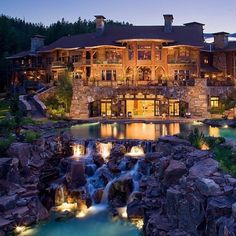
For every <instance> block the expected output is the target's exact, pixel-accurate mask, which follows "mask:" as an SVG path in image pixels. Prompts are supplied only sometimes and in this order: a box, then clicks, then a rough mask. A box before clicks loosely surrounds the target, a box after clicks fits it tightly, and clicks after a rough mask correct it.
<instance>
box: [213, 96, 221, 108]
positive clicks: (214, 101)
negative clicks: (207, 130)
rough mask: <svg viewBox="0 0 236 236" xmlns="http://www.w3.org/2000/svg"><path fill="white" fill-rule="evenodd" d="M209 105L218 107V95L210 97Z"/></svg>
mask: <svg viewBox="0 0 236 236" xmlns="http://www.w3.org/2000/svg"><path fill="white" fill-rule="evenodd" d="M211 107H212V108H217V107H219V97H211Z"/></svg>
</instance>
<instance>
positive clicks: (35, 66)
mask: <svg viewBox="0 0 236 236" xmlns="http://www.w3.org/2000/svg"><path fill="white" fill-rule="evenodd" d="M44 67H45V65H44V64H37V63H30V64H29V63H27V64H16V65H14V68H15V69H16V70H30V69H40V68H44Z"/></svg>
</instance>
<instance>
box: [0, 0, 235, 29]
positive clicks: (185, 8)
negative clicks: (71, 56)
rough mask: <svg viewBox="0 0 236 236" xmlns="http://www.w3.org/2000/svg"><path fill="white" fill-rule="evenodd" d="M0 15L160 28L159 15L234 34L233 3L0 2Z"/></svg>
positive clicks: (137, 0)
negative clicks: (96, 18) (97, 20)
mask: <svg viewBox="0 0 236 236" xmlns="http://www.w3.org/2000/svg"><path fill="white" fill-rule="evenodd" d="M0 14H5V15H9V16H13V17H19V18H22V19H23V18H24V19H25V20H26V21H31V22H35V23H39V22H42V23H43V24H46V25H49V24H51V23H54V22H56V21H57V20H60V19H61V18H62V17H64V18H65V20H68V21H71V22H73V21H76V19H77V18H78V17H79V16H81V17H82V18H83V19H93V15H96V14H102V15H104V16H105V17H106V18H108V19H112V20H118V21H125V22H126V21H128V22H129V23H132V24H134V25H160V24H163V17H162V15H163V14H173V15H174V24H176V25H182V24H183V23H187V22H191V21H198V22H201V23H204V24H205V32H218V31H226V32H229V33H235V32H236V0H0Z"/></svg>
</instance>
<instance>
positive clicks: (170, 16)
mask: <svg viewBox="0 0 236 236" xmlns="http://www.w3.org/2000/svg"><path fill="white" fill-rule="evenodd" d="M163 16H164V18H166V17H168V18H171V19H172V20H173V19H174V17H173V15H172V14H164V15H163Z"/></svg>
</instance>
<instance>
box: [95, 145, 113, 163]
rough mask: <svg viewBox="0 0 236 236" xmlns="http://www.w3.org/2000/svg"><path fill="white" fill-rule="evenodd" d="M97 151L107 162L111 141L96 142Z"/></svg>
mask: <svg viewBox="0 0 236 236" xmlns="http://www.w3.org/2000/svg"><path fill="white" fill-rule="evenodd" d="M97 149H98V153H99V154H100V155H101V156H102V158H103V159H104V160H105V161H106V162H107V161H108V157H109V156H110V153H111V149H112V143H111V142H108V143H98V144H97Z"/></svg>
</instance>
